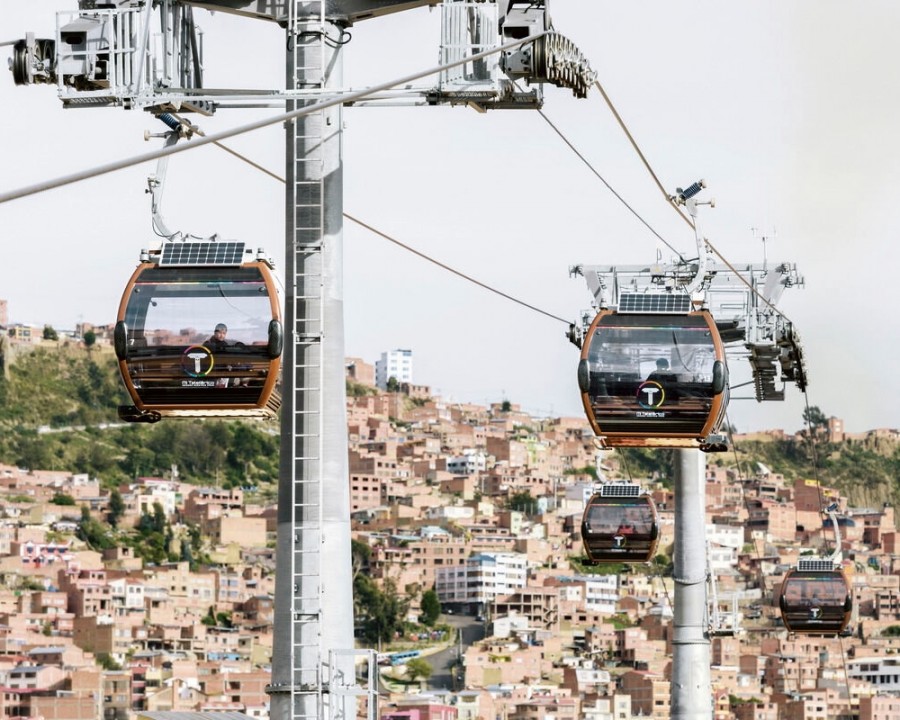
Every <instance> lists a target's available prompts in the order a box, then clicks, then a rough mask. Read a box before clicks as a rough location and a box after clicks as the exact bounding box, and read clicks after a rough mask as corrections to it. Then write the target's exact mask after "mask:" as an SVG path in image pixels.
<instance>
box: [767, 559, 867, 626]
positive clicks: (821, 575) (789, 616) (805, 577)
mask: <svg viewBox="0 0 900 720" xmlns="http://www.w3.org/2000/svg"><path fill="white" fill-rule="evenodd" d="M778 604H779V607H780V609H781V619H782V621H783V622H784V626H785V627H786V628H787V629H788V630H789V631H790V632H792V633H798V634H808V635H840V634H842V633H843V632H844V631H845V630H846V628H847V626H848V625H849V623H850V614H851V611H852V609H853V599H852V596H851V592H850V584H849V582H848V580H847V577H846V576H845V575H844V573H843V571H842V570H841V569H840V568H839V567H835V566H834V565H833V563H832V562H831V560H822V559H814V560H810V559H801V560H800V562H799V563H798V565H797V567H796V568H793V569H791V570H789V571H788V572H787V574H786V575H785V577H784V580H783V582H782V584H781V592H780V593H779V596H778Z"/></svg>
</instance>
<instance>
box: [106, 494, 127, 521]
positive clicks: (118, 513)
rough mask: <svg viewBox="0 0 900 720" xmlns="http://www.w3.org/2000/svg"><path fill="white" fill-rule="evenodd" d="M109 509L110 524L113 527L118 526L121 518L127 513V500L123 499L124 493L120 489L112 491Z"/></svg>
mask: <svg viewBox="0 0 900 720" xmlns="http://www.w3.org/2000/svg"><path fill="white" fill-rule="evenodd" d="M107 509H108V510H109V513H108V514H107V518H108V520H109V524H110V525H112V526H113V527H118V526H119V519H120V518H121V517H122V516H123V515H124V514H125V501H124V500H123V499H122V494H121V493H120V492H119V491H118V490H113V491H112V492H110V494H109V505H108V506H107Z"/></svg>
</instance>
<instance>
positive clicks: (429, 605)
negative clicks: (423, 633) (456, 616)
mask: <svg viewBox="0 0 900 720" xmlns="http://www.w3.org/2000/svg"><path fill="white" fill-rule="evenodd" d="M421 605H422V617H421V621H422V623H423V624H424V625H427V626H428V627H434V624H435V622H437V619H438V617H440V614H441V601H440V600H438V595H437V593H436V592H435V591H434V590H426V591H425V592H424V593H422V603H421Z"/></svg>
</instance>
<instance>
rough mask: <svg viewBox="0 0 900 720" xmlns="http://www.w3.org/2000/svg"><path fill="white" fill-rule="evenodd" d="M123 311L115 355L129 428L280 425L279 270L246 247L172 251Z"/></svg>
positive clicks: (150, 268) (147, 269) (158, 260)
mask: <svg viewBox="0 0 900 720" xmlns="http://www.w3.org/2000/svg"><path fill="white" fill-rule="evenodd" d="M143 260H144V262H142V263H141V264H140V265H139V266H138V267H137V269H136V270H135V271H134V273H133V275H132V276H131V279H130V280H129V282H128V285H127V287H126V288H125V292H124V294H123V296H122V301H121V303H120V305H119V312H118V318H117V322H116V328H115V349H116V355H117V357H118V359H119V370H120V373H121V376H122V380H123V382H124V383H125V387H126V389H127V390H128V393H129V395H130V396H131V398H132V400H133V402H134V405H133V406H125V407H122V408H120V409H119V415H120V417H122V418H123V419H125V420H128V421H138V422H153V421H155V420H158V419H160V418H161V417H204V416H213V417H274V416H275V415H276V413H277V412H278V409H279V406H280V404H281V398H280V393H279V389H278V382H279V373H280V368H281V351H282V346H283V330H282V325H281V307H280V300H279V298H278V294H277V291H276V286H275V282H274V278H273V276H272V266H271V262H270V261H269V260H267V259H265V257H264V256H263V255H262V253H252V252H249V251H246V250H245V248H244V243H235V242H226V243H223V242H191V243H167V244H166V245H164V246H163V250H162V252H160V253H155V254H152V255H151V254H146V255H145V256H144V258H143Z"/></svg>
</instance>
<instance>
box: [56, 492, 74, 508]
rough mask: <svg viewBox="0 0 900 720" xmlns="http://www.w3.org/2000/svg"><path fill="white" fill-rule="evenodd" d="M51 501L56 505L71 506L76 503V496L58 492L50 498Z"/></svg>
mask: <svg viewBox="0 0 900 720" xmlns="http://www.w3.org/2000/svg"><path fill="white" fill-rule="evenodd" d="M50 502H52V503H53V504H54V505H68V506H71V505H74V504H75V498H73V497H72V496H71V495H66V494H65V493H60V492H58V493H56V495H54V496H53V497H52V498H50Z"/></svg>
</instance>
